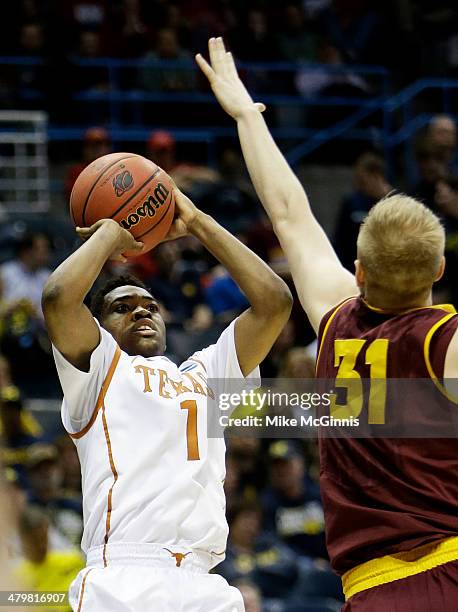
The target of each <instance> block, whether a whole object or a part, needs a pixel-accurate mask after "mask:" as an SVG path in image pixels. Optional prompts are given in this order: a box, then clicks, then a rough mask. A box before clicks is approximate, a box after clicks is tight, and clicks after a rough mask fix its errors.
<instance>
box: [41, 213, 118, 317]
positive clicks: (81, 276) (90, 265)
mask: <svg viewBox="0 0 458 612" xmlns="http://www.w3.org/2000/svg"><path fill="white" fill-rule="evenodd" d="M114 229H115V228H113V226H111V225H110V224H107V225H104V226H102V227H100V229H98V230H97V232H95V233H94V234H93V235H92V236H91V237H90V238H89V239H88V240H87V241H86V242H85V243H84V244H82V245H81V246H80V248H79V249H77V250H76V251H75V252H74V253H72V255H70V257H68V258H67V259H66V260H65V261H64V262H62V263H61V265H60V266H59V267H58V268H57V269H56V270H55V271H54V272H53V273H52V274H51V276H50V277H49V279H48V281H47V283H46V286H45V289H44V292H43V301H44V302H45V303H46V301H55V300H59V302H68V303H70V304H72V305H74V306H79V305H81V304H82V303H83V300H84V298H85V297H86V295H87V294H88V293H89V291H90V289H91V287H92V285H93V284H94V282H95V280H96V278H97V277H98V276H99V274H100V272H101V270H102V268H103V266H104V265H105V263H106V261H107V259H108V258H109V257H110V255H111V254H112V252H113V250H114V249H115V247H116V244H117V241H118V235H117V233H116V231H114Z"/></svg>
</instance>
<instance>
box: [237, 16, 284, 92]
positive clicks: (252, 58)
mask: <svg viewBox="0 0 458 612" xmlns="http://www.w3.org/2000/svg"><path fill="white" fill-rule="evenodd" d="M230 41H231V47H232V48H233V50H234V53H235V54H236V56H237V57H238V58H240V59H241V60H244V61H249V62H273V61H275V60H278V58H279V54H278V48H277V40H276V38H275V36H274V35H273V33H272V31H271V30H270V28H269V23H268V20H267V15H266V13H265V11H262V10H260V9H257V8H253V9H250V10H248V12H247V13H246V15H244V16H243V17H242V24H241V25H240V27H238V28H237V29H236V30H235V31H234V32H233V33H232V35H231V36H230ZM257 85H259V83H258V84H257ZM255 89H256V91H259V87H256V88H255Z"/></svg>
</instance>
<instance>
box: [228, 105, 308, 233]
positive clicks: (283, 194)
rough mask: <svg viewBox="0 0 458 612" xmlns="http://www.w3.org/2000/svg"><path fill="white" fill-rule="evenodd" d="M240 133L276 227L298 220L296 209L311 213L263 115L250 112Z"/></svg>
mask: <svg viewBox="0 0 458 612" xmlns="http://www.w3.org/2000/svg"><path fill="white" fill-rule="evenodd" d="M237 129H238V134H239V139H240V145H241V147H242V152H243V156H244V158H245V163H246V165H247V168H248V172H249V173H250V177H251V180H252V182H253V185H254V187H255V189H256V193H257V194H258V196H259V199H260V200H261V202H262V204H263V206H264V208H265V209H266V212H267V214H268V215H269V217H270V219H271V220H272V223H273V224H274V225H275V223H277V222H279V221H282V220H285V219H287V218H291V219H292V218H294V207H297V208H300V209H301V211H302V214H304V212H307V211H308V212H310V206H309V203H308V200H307V196H306V194H305V192H304V190H303V188H302V185H301V184H300V182H299V180H298V179H297V177H296V176H295V174H294V173H293V171H292V170H291V168H290V167H289V165H288V163H287V161H286V160H285V158H284V157H283V154H282V153H281V151H280V150H279V148H278V147H277V145H276V143H275V141H274V139H273V138H272V136H271V134H270V132H269V129H268V127H267V125H266V122H265V121H264V118H263V116H262V115H261V113H260V112H259V111H258V110H256V108H255V107H252V108H247V109H246V110H245V111H244V112H243V113H242V114H241V116H240V117H239V118H238V120H237Z"/></svg>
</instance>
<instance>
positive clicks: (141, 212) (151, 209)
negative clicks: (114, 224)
mask: <svg viewBox="0 0 458 612" xmlns="http://www.w3.org/2000/svg"><path fill="white" fill-rule="evenodd" d="M169 193H170V192H169V190H168V189H167V187H165V185H163V184H162V183H158V184H157V186H156V188H155V189H154V192H153V193H152V194H151V195H149V196H148V198H147V199H146V200H145V201H144V202H143V204H142V205H141V206H139V207H138V208H137V210H136V211H135V212H131V213H129V215H128V216H127V218H126V219H122V220H121V221H119V225H120V226H121V227H123V228H124V229H127V230H128V229H130V228H131V227H134V225H137V223H139V222H140V220H141V219H144V218H145V217H154V215H155V214H156V212H157V211H158V209H159V208H161V206H162V205H163V204H164V202H165V201H166V200H167V196H168V195H169Z"/></svg>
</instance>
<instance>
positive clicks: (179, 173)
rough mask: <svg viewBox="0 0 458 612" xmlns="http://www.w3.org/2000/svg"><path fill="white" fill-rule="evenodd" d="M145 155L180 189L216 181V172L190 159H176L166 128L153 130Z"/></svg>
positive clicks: (194, 187) (174, 147)
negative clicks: (170, 177)
mask: <svg viewBox="0 0 458 612" xmlns="http://www.w3.org/2000/svg"><path fill="white" fill-rule="evenodd" d="M147 157H149V159H151V160H152V161H154V163H155V164H157V165H158V166H160V167H161V168H162V169H163V170H165V171H166V172H167V173H168V174H170V175H171V176H172V178H173V180H174V181H175V183H176V184H177V185H178V187H179V188H180V189H184V190H185V191H193V190H194V189H196V186H197V184H198V183H216V182H217V181H218V180H219V175H218V173H217V172H216V171H215V170H213V169H212V168H208V167H207V166H202V165H199V164H196V163H194V162H190V161H184V160H181V161H179V160H177V158H176V142H175V139H174V137H173V136H172V134H170V132H167V131H166V130H155V131H154V132H152V133H151V135H150V137H149V138H148V143H147Z"/></svg>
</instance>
